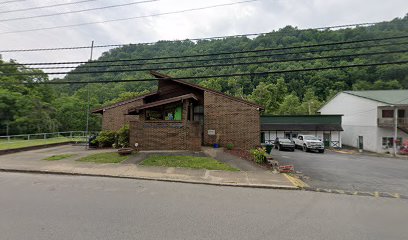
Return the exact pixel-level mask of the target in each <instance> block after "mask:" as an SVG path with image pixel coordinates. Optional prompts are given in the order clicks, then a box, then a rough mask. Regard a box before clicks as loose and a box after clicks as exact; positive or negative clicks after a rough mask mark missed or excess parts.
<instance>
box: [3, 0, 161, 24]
mask: <svg viewBox="0 0 408 240" xmlns="http://www.w3.org/2000/svg"><path fill="white" fill-rule="evenodd" d="M157 1H159V0H145V1H140V2H131V3H123V4H116V5H109V6H103V7H96V8H87V9H81V10H74V11H69V12H61V13H50V14H43V15H36V16H30V17H18V18H6V19H0V22H10V21H17V20H27V19H34V18H43V17H52V16H59V15H66V14H72V13H81V12H89V11H95V10H102V9H109V8H116V7H124V6H130V5H136V4H141V3H149V2H157Z"/></svg>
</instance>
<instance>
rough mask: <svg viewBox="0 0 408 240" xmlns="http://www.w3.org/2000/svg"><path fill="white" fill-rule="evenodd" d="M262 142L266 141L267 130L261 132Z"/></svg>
mask: <svg viewBox="0 0 408 240" xmlns="http://www.w3.org/2000/svg"><path fill="white" fill-rule="evenodd" d="M261 143H265V132H261Z"/></svg>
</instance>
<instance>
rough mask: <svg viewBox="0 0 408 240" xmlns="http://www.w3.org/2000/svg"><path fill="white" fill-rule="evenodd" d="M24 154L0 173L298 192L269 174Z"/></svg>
mask: <svg viewBox="0 0 408 240" xmlns="http://www.w3.org/2000/svg"><path fill="white" fill-rule="evenodd" d="M35 154H36V153H35V152H32V154H31V156H32V158H28V157H27V155H28V154H27V153H24V154H23V153H15V154H9V155H4V156H1V157H0V171H12V172H30V173H49V174H50V173H51V174H67V175H85V176H100V177H101V176H102V177H115V178H132V179H145V180H157V181H171V182H185V183H198V184H210V185H222V186H241V187H260V188H278V189H298V187H297V186H296V185H295V184H296V183H293V181H291V178H290V177H288V176H286V175H284V174H278V173H272V172H271V171H266V170H265V171H259V170H258V171H240V172H227V171H218V170H205V169H186V168H165V167H146V166H140V165H135V164H131V163H128V164H126V163H121V164H119V163H117V164H112V163H108V164H97V163H83V162H76V161H74V160H60V161H44V160H39V159H35V157H34V156H35Z"/></svg>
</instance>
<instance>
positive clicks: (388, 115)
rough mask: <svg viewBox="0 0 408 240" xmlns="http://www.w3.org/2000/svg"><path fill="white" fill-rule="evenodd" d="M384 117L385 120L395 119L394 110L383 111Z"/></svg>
mask: <svg viewBox="0 0 408 240" xmlns="http://www.w3.org/2000/svg"><path fill="white" fill-rule="evenodd" d="M382 117H383V118H393V117H394V110H382Z"/></svg>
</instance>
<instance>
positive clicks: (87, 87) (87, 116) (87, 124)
mask: <svg viewBox="0 0 408 240" xmlns="http://www.w3.org/2000/svg"><path fill="white" fill-rule="evenodd" d="M93 48H94V41H92V43H91V56H90V58H89V61H90V62H91V61H92V55H93ZM86 90H87V95H88V96H87V98H88V105H87V109H86V130H85V134H86V138H87V141H88V140H89V133H88V132H89V114H90V97H89V83H88V84H87V85H86ZM85 147H88V144H85Z"/></svg>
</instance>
